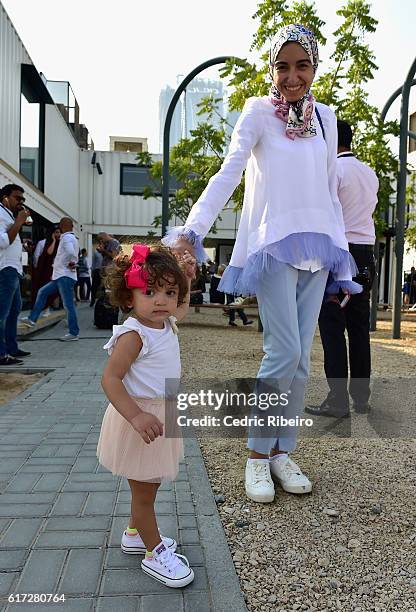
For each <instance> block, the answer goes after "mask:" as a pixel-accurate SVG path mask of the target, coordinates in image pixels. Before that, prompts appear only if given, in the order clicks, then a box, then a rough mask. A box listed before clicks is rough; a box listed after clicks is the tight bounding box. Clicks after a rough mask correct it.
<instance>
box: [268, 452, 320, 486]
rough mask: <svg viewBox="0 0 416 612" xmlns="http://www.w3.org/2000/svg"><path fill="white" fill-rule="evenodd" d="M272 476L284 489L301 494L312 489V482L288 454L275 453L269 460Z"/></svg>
mask: <svg viewBox="0 0 416 612" xmlns="http://www.w3.org/2000/svg"><path fill="white" fill-rule="evenodd" d="M270 471H271V474H272V477H273V478H274V479H275V480H277V481H278V483H279V484H280V486H281V487H282V489H283V490H284V491H287V492H288V493H295V494H296V495H302V494H303V493H310V492H311V491H312V483H311V481H310V480H309V478H307V477H306V476H305V474H303V473H302V470H301V469H300V467H299V466H298V464H297V463H295V462H294V461H293V460H292V459H291V458H290V457H289V456H288V455H285V454H281V455H275V456H274V457H273V459H271V460H270Z"/></svg>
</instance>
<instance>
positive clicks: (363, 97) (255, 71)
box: [139, 0, 398, 235]
mask: <svg viewBox="0 0 416 612" xmlns="http://www.w3.org/2000/svg"><path fill="white" fill-rule="evenodd" d="M337 14H338V15H339V16H340V17H341V18H342V23H341V25H340V26H339V27H338V28H337V29H336V30H335V32H333V38H332V40H333V47H334V48H333V51H332V54H331V66H330V68H329V70H328V71H327V72H325V73H324V74H322V75H320V74H319V73H318V76H317V78H316V80H315V82H314V85H313V92H314V95H315V97H316V98H317V100H318V101H320V102H323V103H325V104H328V105H330V106H331V107H332V109H333V110H334V111H335V113H336V115H337V116H338V117H339V118H340V119H345V120H346V121H348V122H349V123H351V124H352V125H353V127H354V142H353V148H354V151H355V152H356V153H357V155H358V157H359V158H360V159H362V160H363V161H364V162H366V163H368V164H369V165H370V166H371V167H372V168H373V169H374V170H375V172H376V173H377V176H378V177H379V180H380V190H379V196H378V206H377V209H376V213H375V222H376V231H377V233H378V235H380V234H381V233H382V231H383V229H384V227H385V222H384V216H385V215H384V211H385V210H387V208H388V206H389V204H390V196H391V194H392V193H393V192H394V189H395V177H396V174H397V158H396V157H395V156H394V155H393V153H392V152H391V150H390V148H389V145H388V140H387V137H388V136H389V135H398V124H397V122H395V121H388V122H386V123H383V122H382V121H381V119H380V112H379V110H378V109H377V108H376V107H375V106H372V105H371V104H369V102H368V94H367V92H366V90H365V86H366V83H368V81H370V80H372V79H373V78H374V72H375V71H376V70H377V66H376V64H375V61H374V60H375V58H374V55H373V53H372V52H371V50H370V49H369V46H368V44H366V36H367V35H369V34H371V33H372V32H374V31H375V29H376V26H377V21H376V20H375V19H374V18H373V17H371V15H370V5H369V3H368V2H366V1H365V0H346V2H345V4H344V6H342V7H341V8H340V9H339V10H338V11H337ZM253 18H254V19H255V20H256V21H257V29H256V32H255V33H254V35H253V41H252V45H251V51H255V52H256V53H257V55H258V57H259V60H258V61H257V62H253V63H250V62H249V61H247V60H246V59H245V60H232V61H231V60H230V61H229V62H227V64H226V65H225V66H224V67H223V68H222V69H221V71H220V72H221V76H222V77H225V78H227V79H228V84H229V86H230V87H231V88H232V89H233V92H232V94H231V96H230V99H229V106H230V109H231V110H241V109H242V107H243V105H244V102H245V100H246V99H247V98H248V97H250V96H262V95H266V94H267V93H268V90H269V88H270V79H269V78H268V72H269V66H268V50H269V45H270V40H271V38H272V37H273V35H274V34H275V32H276V31H277V30H278V29H279V28H280V27H281V26H282V25H285V24H289V23H302V24H304V25H305V26H307V27H309V28H310V29H311V30H312V31H314V33H315V35H316V37H317V39H318V42H319V43H320V45H322V46H324V45H326V43H327V39H326V37H325V36H324V34H323V33H322V30H323V28H324V27H325V22H324V21H323V20H322V19H320V18H319V17H318V16H317V15H316V7H315V3H314V1H313V0H312V1H308V0H296V1H292V0H262V1H260V2H259V4H258V9H257V11H256V13H255V14H254V15H253ZM199 112H200V114H203V113H206V114H207V119H206V121H205V122H204V123H202V124H201V125H199V126H198V128H197V129H196V130H193V131H192V132H191V138H189V139H184V140H182V141H181V142H180V143H179V144H178V145H176V146H175V147H173V148H172V150H171V153H170V171H171V174H172V175H173V176H174V177H175V178H176V179H177V180H178V181H179V183H180V188H179V189H178V190H177V191H176V193H172V195H171V196H170V202H169V205H170V211H169V216H170V218H171V217H172V216H173V215H176V216H178V217H179V218H180V219H181V220H182V221H184V220H185V219H186V217H187V216H188V213H189V211H190V210H191V208H192V206H193V204H194V203H195V202H196V200H197V199H198V197H199V196H200V194H201V193H202V191H203V190H204V188H205V186H206V184H207V182H208V180H209V179H210V178H211V176H212V175H213V174H215V173H216V172H217V171H218V169H219V168H220V166H221V162H222V159H223V156H224V152H225V150H226V146H227V144H228V139H227V136H226V131H225V120H224V118H221V120H220V125H221V127H220V129H215V128H213V127H212V125H211V124H210V119H211V120H212V117H213V116H214V114H218V112H217V109H216V101H215V100H213V99H212V98H207V99H205V100H204V102H203V104H202V105H201V108H200V111H199ZM139 163H142V164H144V165H149V166H150V173H151V176H152V178H153V180H154V181H155V184H154V185H153V187H152V186H149V188H148V189H147V190H146V192H145V195H144V197H145V198H146V197H152V196H154V193H155V189H154V186H155V185H156V184H158V185H159V189H160V181H161V178H162V163H161V162H157V163H155V164H152V161H151V159H150V156H148V155H147V154H141V155H139ZM232 200H233V202H235V205H236V208H239V207H240V206H241V205H242V200H243V184H240V185H239V187H238V188H237V189H236V191H235V192H234V194H233V196H232ZM160 222H161V218H160V216H159V217H156V218H155V221H154V225H155V226H158V225H159V224H160ZM214 231H215V228H214Z"/></svg>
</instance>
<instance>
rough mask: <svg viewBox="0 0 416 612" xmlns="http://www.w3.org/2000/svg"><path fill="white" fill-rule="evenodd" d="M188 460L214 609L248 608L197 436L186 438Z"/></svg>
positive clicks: (227, 611)
mask: <svg viewBox="0 0 416 612" xmlns="http://www.w3.org/2000/svg"><path fill="white" fill-rule="evenodd" d="M184 446H185V462H186V464H187V468H188V479H189V484H190V487H191V492H192V496H193V501H194V505H195V515H196V519H197V523H198V528H199V535H200V541H201V545H202V547H203V549H204V552H205V559H206V570H207V576H208V583H209V587H210V591H211V599H212V611H213V612H230V610H231V609H232V611H233V612H247V607H246V604H245V600H244V595H243V592H242V591H241V587H240V583H239V580H238V577H237V574H236V572H235V569H234V563H233V560H232V557H231V553H230V549H229V548H228V543H227V540H226V537H225V534H224V529H223V527H222V523H221V519H220V516H219V514H218V510H217V506H216V503H215V501H214V496H213V493H212V489H211V484H210V482H209V479H208V474H207V471H206V468H205V464H204V460H203V458H202V455H201V450H200V448H199V444H198V441H197V440H196V438H185V440H184Z"/></svg>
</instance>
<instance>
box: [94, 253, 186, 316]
mask: <svg viewBox="0 0 416 612" xmlns="http://www.w3.org/2000/svg"><path fill="white" fill-rule="evenodd" d="M149 248H150V253H149V255H148V256H147V258H146V261H145V262H144V264H143V268H144V269H145V270H146V271H147V273H148V275H149V279H148V282H147V285H148V287H150V288H151V287H154V286H155V285H161V284H162V283H163V284H164V283H166V284H168V285H171V286H174V285H177V286H178V287H179V294H178V306H180V305H181V304H183V303H184V301H185V297H186V295H187V293H188V281H187V279H186V276H185V274H184V273H183V271H182V269H181V267H180V265H179V263H178V261H177V259H176V257H175V256H174V255H173V253H172V251H171V249H169V248H168V247H165V246H162V245H161V244H152V245H149ZM130 266H131V262H130V256H129V255H126V254H121V255H118V256H117V257H115V258H114V259H113V261H112V264H110V265H109V266H107V268H106V269H105V277H104V283H105V286H106V287H107V289H109V290H110V296H109V299H110V303H111V304H112V305H113V306H118V307H119V308H121V310H122V311H123V312H129V311H130V310H131V307H130V306H128V304H129V303H131V301H132V298H133V294H132V290H131V289H129V288H128V287H127V286H126V281H125V278H124V274H125V272H126V271H127V270H128V269H129V267H130Z"/></svg>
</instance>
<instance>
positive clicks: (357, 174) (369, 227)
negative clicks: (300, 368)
mask: <svg viewBox="0 0 416 612" xmlns="http://www.w3.org/2000/svg"><path fill="white" fill-rule="evenodd" d="M351 141H352V130H351V127H350V125H349V124H348V123H347V122H346V121H341V120H338V160H337V178H338V197H339V200H340V202H341V206H342V213H343V217H344V224H345V233H346V237H347V240H348V245H349V250H350V253H351V254H352V256H353V257H354V259H355V262H356V264H357V267H358V275H357V276H356V277H355V278H354V280H355V281H356V282H358V283H360V284H361V285H362V286H363V292H362V293H359V294H357V295H352V296H351V298H350V300H349V301H348V302H347V304H346V306H345V307H344V308H341V306H340V300H342V299H343V297H345V296H338V298H339V299H338V298H337V297H335V296H334V298H333V300H331V301H327V302H325V303H324V304H323V305H322V308H321V313H320V316H319V331H320V333H321V339H322V345H323V349H324V367H325V374H326V377H327V381H328V385H329V393H328V396H327V398H326V399H325V401H324V402H323V403H322V404H321V405H320V406H315V407H314V406H308V407H306V408H305V411H306V412H308V413H309V414H313V415H315V416H320V415H323V416H334V417H344V416H349V394H350V395H351V397H352V400H353V408H354V410H355V412H358V413H361V414H363V413H367V412H368V411H369V410H370V407H369V404H368V400H369V398H370V375H371V355H370V291H371V286H372V284H373V280H374V276H375V262H374V242H375V230H374V221H373V212H374V210H375V207H376V205H377V192H378V187H379V182H378V179H377V176H376V174H375V172H374V171H373V170H372V169H371V168H370V167H369V166H367V165H366V164H364V163H363V162H361V161H359V160H358V159H357V158H356V157H355V155H354V154H353V153H352V152H351ZM345 330H347V333H348V345H349V366H350V384H349V389H348V357H347V345H346V341H345ZM348 391H349V394H348Z"/></svg>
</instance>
